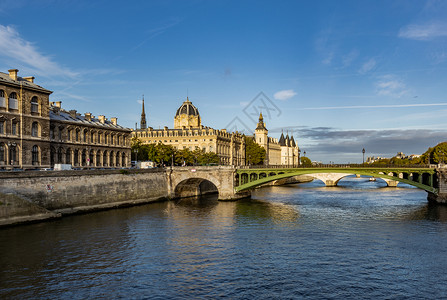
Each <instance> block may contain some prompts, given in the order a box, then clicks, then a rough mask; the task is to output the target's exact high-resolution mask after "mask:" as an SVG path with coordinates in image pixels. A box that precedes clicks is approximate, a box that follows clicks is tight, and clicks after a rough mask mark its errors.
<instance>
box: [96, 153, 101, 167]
mask: <svg viewBox="0 0 447 300" xmlns="http://www.w3.org/2000/svg"><path fill="white" fill-rule="evenodd" d="M100 162H101V152H99V151H97V152H96V166H97V167H99V166H100Z"/></svg>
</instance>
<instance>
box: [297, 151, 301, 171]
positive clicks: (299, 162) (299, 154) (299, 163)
mask: <svg viewBox="0 0 447 300" xmlns="http://www.w3.org/2000/svg"><path fill="white" fill-rule="evenodd" d="M300 156H301V149H298V167H299V166H300V165H301V161H300Z"/></svg>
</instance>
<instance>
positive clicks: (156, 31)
mask: <svg viewBox="0 0 447 300" xmlns="http://www.w3.org/2000/svg"><path fill="white" fill-rule="evenodd" d="M181 21H182V20H181V19H174V20H170V21H168V22H166V23H165V24H163V25H161V26H159V27H155V28H151V29H149V30H147V31H146V38H145V39H144V40H142V41H141V42H140V43H139V44H138V45H136V46H135V47H133V48H132V49H130V52H133V51H135V50H137V49H138V48H140V47H141V46H143V45H144V44H145V43H146V42H148V41H149V40H151V39H153V38H155V37H157V36H159V35H160V34H163V33H164V32H165V31H167V30H168V29H169V28H171V27H174V26H176V25H177V24H179V23H180V22H181Z"/></svg>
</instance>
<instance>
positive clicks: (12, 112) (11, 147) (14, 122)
mask: <svg viewBox="0 0 447 300" xmlns="http://www.w3.org/2000/svg"><path fill="white" fill-rule="evenodd" d="M51 93H52V92H51V91H49V90H47V89H44V88H42V87H41V86H39V85H37V84H35V83H34V77H23V78H22V77H19V76H18V70H17V69H11V70H9V74H7V73H3V72H0V169H14V168H20V169H36V168H37V169H38V168H49V167H52V166H54V164H55V163H69V164H72V165H73V166H79V167H96V166H98V167H127V166H130V153H131V152H130V133H131V130H130V129H127V128H124V127H121V126H119V125H117V124H116V121H117V120H116V118H112V119H111V120H110V121H109V120H107V119H106V118H105V117H104V116H99V117H98V118H94V117H93V116H92V115H91V114H86V115H85V116H80V115H79V114H77V113H76V111H70V112H67V111H65V110H62V109H61V107H60V104H61V102H56V103H51V104H50V102H49V96H50V95H51ZM98 154H99V155H100V157H99V160H98ZM101 157H102V159H101Z"/></svg>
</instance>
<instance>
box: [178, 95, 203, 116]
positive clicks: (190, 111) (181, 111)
mask: <svg viewBox="0 0 447 300" xmlns="http://www.w3.org/2000/svg"><path fill="white" fill-rule="evenodd" d="M178 115H189V116H198V115H199V110H198V109H197V107H195V106H194V105H193V104H192V103H191V101H189V99H188V98H186V101H185V102H183V104H182V105H181V106H180V107H179V108H178V109H177V113H176V114H175V116H178Z"/></svg>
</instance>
